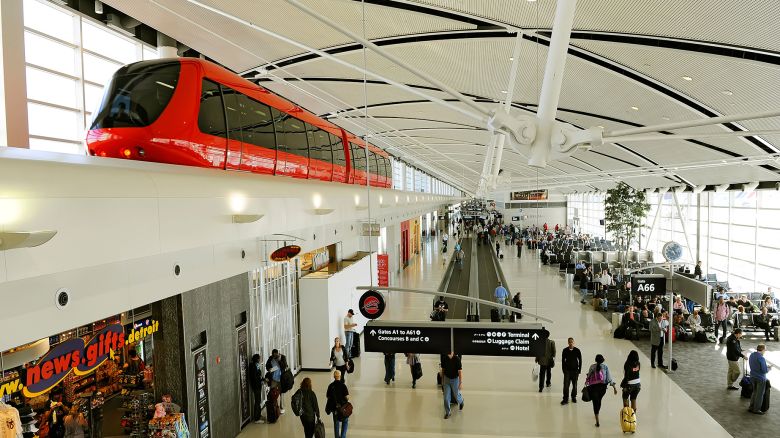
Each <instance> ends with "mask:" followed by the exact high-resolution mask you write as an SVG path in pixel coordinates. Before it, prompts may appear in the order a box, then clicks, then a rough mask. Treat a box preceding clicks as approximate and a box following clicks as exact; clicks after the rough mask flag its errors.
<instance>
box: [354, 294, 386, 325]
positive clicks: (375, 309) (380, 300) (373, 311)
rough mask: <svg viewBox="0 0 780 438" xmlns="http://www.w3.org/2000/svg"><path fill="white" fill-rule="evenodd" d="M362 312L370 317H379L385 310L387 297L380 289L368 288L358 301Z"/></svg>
mask: <svg viewBox="0 0 780 438" xmlns="http://www.w3.org/2000/svg"><path fill="white" fill-rule="evenodd" d="M358 309H359V310H360V314H361V315H363V316H365V317H366V318H368V319H377V318H379V317H380V316H382V313H384V311H385V299H384V297H382V294H380V293H379V292H378V291H375V290H367V291H366V292H365V293H364V294H363V295H362V296H361V297H360V301H359V302H358Z"/></svg>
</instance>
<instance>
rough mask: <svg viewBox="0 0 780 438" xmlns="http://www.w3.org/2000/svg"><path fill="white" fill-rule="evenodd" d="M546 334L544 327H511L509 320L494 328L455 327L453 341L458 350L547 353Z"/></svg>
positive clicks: (496, 353)
mask: <svg viewBox="0 0 780 438" xmlns="http://www.w3.org/2000/svg"><path fill="white" fill-rule="evenodd" d="M502 325H503V326H505V327H502ZM546 334H547V332H545V331H544V330H536V329H522V328H512V326H511V325H508V324H499V325H497V327H495V328H467V327H456V328H454V329H453V344H454V347H455V352H456V353H458V354H465V355H474V356H521V357H523V356H525V357H537V356H541V355H543V354H544V346H545V341H546V339H547V336H546Z"/></svg>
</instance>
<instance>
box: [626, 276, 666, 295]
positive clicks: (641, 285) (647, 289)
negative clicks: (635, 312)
mask: <svg viewBox="0 0 780 438" xmlns="http://www.w3.org/2000/svg"><path fill="white" fill-rule="evenodd" d="M631 293H632V294H634V295H666V277H664V276H663V275H660V274H656V275H635V276H634V277H632V278H631Z"/></svg>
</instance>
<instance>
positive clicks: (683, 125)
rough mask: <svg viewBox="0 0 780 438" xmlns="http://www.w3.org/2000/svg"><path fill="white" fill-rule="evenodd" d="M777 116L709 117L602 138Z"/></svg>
mask: <svg viewBox="0 0 780 438" xmlns="http://www.w3.org/2000/svg"><path fill="white" fill-rule="evenodd" d="M777 116H780V110H772V111H762V112H757V113H743V114H734V115H731V116H721V117H710V118H708V119H701V120H688V121H684V122H672V123H663V124H660V125H653V126H642V127H639V128H628V129H620V130H617V131H610V132H605V133H604V137H605V138H606V137H622V136H627V135H636V134H645V133H648V132H659V131H669V130H672V129H685V128H694V127H697V126H710V125H720V124H722V123H732V122H738V121H740V120H755V119H766V118H769V117H777Z"/></svg>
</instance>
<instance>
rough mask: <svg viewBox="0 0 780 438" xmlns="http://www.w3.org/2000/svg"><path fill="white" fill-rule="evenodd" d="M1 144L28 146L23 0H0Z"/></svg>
mask: <svg viewBox="0 0 780 438" xmlns="http://www.w3.org/2000/svg"><path fill="white" fill-rule="evenodd" d="M0 73H2V75H3V78H2V80H1V81H0V145H2V146H15V147H20V148H29V147H30V130H29V124H28V119H27V117H28V116H27V69H26V67H25V56H24V13H23V8H22V0H2V1H0Z"/></svg>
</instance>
